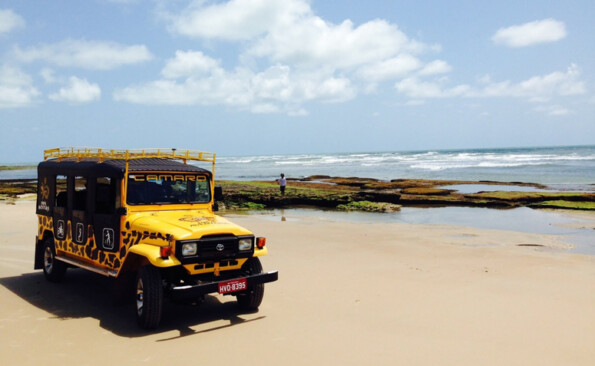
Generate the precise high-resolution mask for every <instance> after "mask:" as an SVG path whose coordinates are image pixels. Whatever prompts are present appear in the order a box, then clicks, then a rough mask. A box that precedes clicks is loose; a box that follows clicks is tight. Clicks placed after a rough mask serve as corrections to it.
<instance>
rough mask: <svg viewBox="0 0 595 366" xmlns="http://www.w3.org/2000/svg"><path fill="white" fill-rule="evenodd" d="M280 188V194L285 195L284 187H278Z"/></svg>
mask: <svg viewBox="0 0 595 366" xmlns="http://www.w3.org/2000/svg"><path fill="white" fill-rule="evenodd" d="M279 188H281V194H285V186H279Z"/></svg>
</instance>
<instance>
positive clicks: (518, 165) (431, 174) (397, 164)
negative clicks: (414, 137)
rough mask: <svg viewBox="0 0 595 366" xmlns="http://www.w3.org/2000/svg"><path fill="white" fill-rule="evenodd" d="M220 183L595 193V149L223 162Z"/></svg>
mask: <svg viewBox="0 0 595 366" xmlns="http://www.w3.org/2000/svg"><path fill="white" fill-rule="evenodd" d="M216 173H217V174H216V176H217V178H218V179H229V180H272V179H276V178H277V177H278V176H279V174H280V173H284V174H285V175H286V176H287V177H289V178H303V177H307V176H311V175H330V176H340V177H353V176H357V177H366V178H376V179H381V180H391V179H400V178H409V179H411V178H419V179H445V180H475V181H480V180H490V181H500V182H530V183H541V184H545V185H548V186H550V187H552V188H553V189H573V190H575V189H576V190H589V191H591V190H595V145H593V146H572V147H540V148H514V149H474V150H435V151H399V152H375V153H345V154H303V155H271V156H241V157H218V158H217V172H216Z"/></svg>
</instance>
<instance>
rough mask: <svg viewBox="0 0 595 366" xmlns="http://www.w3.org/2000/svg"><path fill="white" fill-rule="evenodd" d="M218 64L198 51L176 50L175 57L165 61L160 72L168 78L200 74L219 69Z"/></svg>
mask: <svg viewBox="0 0 595 366" xmlns="http://www.w3.org/2000/svg"><path fill="white" fill-rule="evenodd" d="M219 64H220V61H217V60H215V59H213V58H211V57H209V56H205V54H203V53H202V52H199V51H186V52H184V51H176V57H175V58H173V59H170V60H168V61H167V63H166V65H165V68H164V69H163V70H162V71H161V74H162V75H163V76H164V77H166V78H168V79H176V78H179V77H184V76H192V75H200V74H205V73H209V72H212V71H215V70H217V69H219Z"/></svg>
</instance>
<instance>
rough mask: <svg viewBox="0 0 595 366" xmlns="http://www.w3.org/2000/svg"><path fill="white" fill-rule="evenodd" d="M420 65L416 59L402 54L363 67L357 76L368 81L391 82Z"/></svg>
mask: <svg viewBox="0 0 595 366" xmlns="http://www.w3.org/2000/svg"><path fill="white" fill-rule="evenodd" d="M421 64H422V63H421V61H419V59H417V58H416V57H414V56H411V55H408V54H402V55H399V56H397V57H393V58H391V59H388V60H383V61H379V62H375V63H372V64H369V65H366V66H363V67H362V68H361V69H360V71H359V75H360V77H362V78H363V79H365V80H368V81H382V80H391V79H395V78H398V77H402V76H405V75H407V74H409V73H411V72H412V71H414V70H417V69H419V68H420V67H421Z"/></svg>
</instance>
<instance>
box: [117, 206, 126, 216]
mask: <svg viewBox="0 0 595 366" xmlns="http://www.w3.org/2000/svg"><path fill="white" fill-rule="evenodd" d="M116 214H117V215H120V216H126V215H128V209H126V207H118V208H117V209H116Z"/></svg>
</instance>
